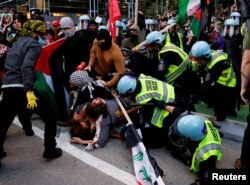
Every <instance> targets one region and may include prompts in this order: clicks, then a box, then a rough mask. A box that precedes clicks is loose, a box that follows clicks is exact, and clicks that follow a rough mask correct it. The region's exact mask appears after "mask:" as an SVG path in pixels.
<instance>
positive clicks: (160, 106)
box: [154, 100, 167, 110]
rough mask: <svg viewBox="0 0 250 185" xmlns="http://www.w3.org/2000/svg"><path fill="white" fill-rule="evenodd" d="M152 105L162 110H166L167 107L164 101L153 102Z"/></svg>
mask: <svg viewBox="0 0 250 185" xmlns="http://www.w3.org/2000/svg"><path fill="white" fill-rule="evenodd" d="M154 105H155V106H156V107H158V108H159V109H164V110H165V109H166V106H167V104H166V102H164V101H157V100H155V101H154Z"/></svg>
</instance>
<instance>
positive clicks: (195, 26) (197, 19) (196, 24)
mask: <svg viewBox="0 0 250 185" xmlns="http://www.w3.org/2000/svg"><path fill="white" fill-rule="evenodd" d="M201 18H202V10H201V9H199V10H197V12H196V13H195V16H194V18H193V20H192V22H191V25H190V29H191V30H192V31H193V34H194V35H195V37H196V38H199V36H200V32H201V28H200V27H201V24H200V23H201Z"/></svg>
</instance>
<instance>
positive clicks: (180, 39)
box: [166, 33, 183, 50]
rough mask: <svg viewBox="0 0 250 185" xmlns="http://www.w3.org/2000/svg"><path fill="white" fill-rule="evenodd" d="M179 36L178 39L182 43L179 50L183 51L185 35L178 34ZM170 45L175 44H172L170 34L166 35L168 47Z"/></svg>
mask: <svg viewBox="0 0 250 185" xmlns="http://www.w3.org/2000/svg"><path fill="white" fill-rule="evenodd" d="M177 35H178V38H179V42H180V45H179V46H177V47H179V48H181V49H182V50H183V43H182V40H183V35H182V34H181V33H177ZM170 44H174V45H175V43H173V42H171V38H170V36H169V33H167V34H166V45H170Z"/></svg>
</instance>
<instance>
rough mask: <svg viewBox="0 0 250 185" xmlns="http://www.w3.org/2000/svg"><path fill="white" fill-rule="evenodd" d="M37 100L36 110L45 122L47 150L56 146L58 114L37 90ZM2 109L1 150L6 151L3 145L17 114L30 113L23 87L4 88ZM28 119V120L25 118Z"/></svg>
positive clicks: (0, 112)
mask: <svg viewBox="0 0 250 185" xmlns="http://www.w3.org/2000/svg"><path fill="white" fill-rule="evenodd" d="M35 95H36V97H37V98H38V100H37V108H36V109H34V112H35V113H37V114H38V115H40V117H41V118H42V119H43V122H44V123H45V131H44V146H45V149H46V150H50V149H53V148H55V146H56V140H55V136H56V116H55V114H54V111H53V110H52V109H51V107H50V106H49V104H48V103H47V102H46V101H45V100H43V97H42V96H40V94H39V93H37V92H35ZM0 107H1V110H0V120H1V123H0V152H1V151H4V148H3V145H4V141H5V138H6V134H7V131H8V129H9V127H10V125H11V124H12V122H13V120H14V118H15V116H16V115H19V114H20V115H25V114H29V112H28V110H27V108H26V107H27V98H26V92H25V91H24V90H23V88H16V87H10V88H4V89H3V97H2V102H1V106H0ZM22 119H23V120H22V121H23V122H26V121H27V122H28V121H30V120H29V119H30V117H29V116H24V117H23V118H22ZM25 119H27V120H25Z"/></svg>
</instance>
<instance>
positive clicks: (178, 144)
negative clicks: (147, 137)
mask: <svg viewBox="0 0 250 185" xmlns="http://www.w3.org/2000/svg"><path fill="white" fill-rule="evenodd" d="M168 137H169V140H170V141H171V143H172V144H173V147H172V151H171V152H172V155H173V157H175V158H178V159H180V160H181V161H182V162H184V163H185V164H186V165H188V166H190V170H191V171H194V172H196V173H197V174H198V176H199V179H198V180H196V183H193V184H192V185H196V184H199V185H204V184H208V179H207V173H208V172H209V171H211V170H214V169H216V161H217V160H220V159H221V156H222V151H221V138H220V135H219V132H218V131H217V129H216V128H215V127H214V126H213V123H212V122H211V121H210V120H208V119H206V118H204V117H202V116H199V115H194V114H190V113H188V112H187V111H186V112H183V113H182V114H181V115H180V116H179V117H178V118H177V119H176V120H175V122H174V123H173V124H172V125H171V127H170V129H169V131H168Z"/></svg>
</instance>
